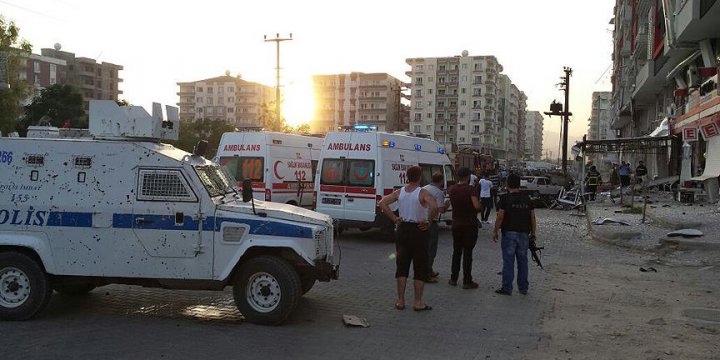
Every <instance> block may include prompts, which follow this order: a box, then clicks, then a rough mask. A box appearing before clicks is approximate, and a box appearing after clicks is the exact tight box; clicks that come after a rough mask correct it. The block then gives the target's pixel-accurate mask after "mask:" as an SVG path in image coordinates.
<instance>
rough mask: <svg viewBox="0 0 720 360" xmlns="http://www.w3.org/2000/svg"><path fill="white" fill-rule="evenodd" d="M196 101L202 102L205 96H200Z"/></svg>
mask: <svg viewBox="0 0 720 360" xmlns="http://www.w3.org/2000/svg"><path fill="white" fill-rule="evenodd" d="M195 101H196V102H199V103H201V102H203V98H201V97H198V98H197V99H195Z"/></svg>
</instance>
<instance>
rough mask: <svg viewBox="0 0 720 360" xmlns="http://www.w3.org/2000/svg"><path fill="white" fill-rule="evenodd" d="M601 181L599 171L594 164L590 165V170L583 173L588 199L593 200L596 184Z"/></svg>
mask: <svg viewBox="0 0 720 360" xmlns="http://www.w3.org/2000/svg"><path fill="white" fill-rule="evenodd" d="M601 182H602V178H601V177H600V172H599V171H597V168H596V167H595V165H592V166H590V170H588V173H587V174H586V175H585V185H586V186H587V190H586V191H587V193H588V197H589V200H590V201H595V193H597V188H598V185H600V183H601Z"/></svg>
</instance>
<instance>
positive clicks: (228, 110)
mask: <svg viewBox="0 0 720 360" xmlns="http://www.w3.org/2000/svg"><path fill="white" fill-rule="evenodd" d="M227 112H228V114H232V113H234V112H235V108H231V107H229V108H227Z"/></svg>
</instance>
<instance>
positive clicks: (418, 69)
mask: <svg viewBox="0 0 720 360" xmlns="http://www.w3.org/2000/svg"><path fill="white" fill-rule="evenodd" d="M415 71H423V66H422V65H415Z"/></svg>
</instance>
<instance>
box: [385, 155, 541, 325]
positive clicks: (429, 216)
mask: <svg viewBox="0 0 720 360" xmlns="http://www.w3.org/2000/svg"><path fill="white" fill-rule="evenodd" d="M406 175H407V179H408V184H407V185H405V186H404V187H402V188H400V189H398V190H396V191H394V192H393V193H391V194H389V195H387V196H385V197H383V199H382V200H381V201H380V208H381V209H382V211H383V212H384V213H385V215H387V216H388V217H389V218H390V220H391V221H392V222H393V223H395V224H396V260H395V261H396V271H395V278H396V283H397V284H396V285H397V300H396V302H395V308H396V309H398V310H404V309H405V288H406V286H407V279H408V277H409V273H410V266H411V264H412V267H413V287H414V292H415V298H414V302H413V310H415V311H425V310H431V309H432V307H431V306H430V305H428V304H426V303H425V301H424V299H423V293H424V287H425V283H426V282H429V283H437V282H438V276H439V273H438V272H436V271H435V270H434V268H433V265H434V259H435V256H436V254H437V243H438V235H439V227H438V224H437V221H438V219H439V215H440V214H441V213H442V212H444V211H446V210H447V209H448V208H449V207H452V237H453V255H452V265H451V269H450V277H449V279H448V284H450V285H451V286H457V285H458V281H459V279H460V270H461V265H462V275H463V277H462V288H463V289H477V288H478V287H479V285H478V283H477V282H475V281H474V280H473V277H472V262H473V254H472V253H473V249H474V248H475V245H476V244H477V240H478V234H479V230H478V229H479V228H481V226H482V222H485V223H489V220H488V219H489V215H490V211H491V209H492V204H493V201H492V195H491V188H492V182H491V181H490V180H488V179H486V178H485V177H484V176H482V175H481V177H480V179H479V181H478V180H475V181H477V184H476V183H475V181H473V179H472V177H473V176H474V174H472V172H471V171H470V169H468V168H460V169H458V172H457V183H456V184H455V185H453V186H451V187H450V188H449V189H448V190H447V193H448V195H449V200H446V199H445V191H444V190H443V189H442V187H443V183H444V179H443V175H442V174H441V173H436V174H433V175H432V183H431V184H429V185H427V186H425V187H421V186H420V183H421V178H422V169H421V168H420V167H419V166H413V167H410V168H409V169H408V170H407V172H406ZM476 179H477V178H476ZM507 187H508V193H507V194H505V195H502V196H501V197H500V200H499V202H498V204H497V210H498V213H497V217H496V220H495V226H494V228H493V237H492V239H493V241H494V242H496V243H497V242H498V240H499V239H500V234H502V239H501V249H502V258H503V272H502V279H503V280H502V285H501V287H500V288H498V289H497V290H496V293H498V294H502V295H511V294H512V290H513V280H514V277H515V261H517V268H518V273H517V286H518V290H519V291H520V293H522V294H527V291H528V286H529V284H528V259H527V251H528V246H529V241H530V238H531V237H534V236H535V233H536V222H535V213H534V210H533V207H532V203H531V202H530V198H529V196H528V195H526V194H523V193H521V192H520V191H519V190H520V177H519V176H518V175H516V174H510V175H509V176H508V178H507ZM395 202H397V203H398V211H397V214H396V213H395V212H393V211H392V210H391V209H390V204H392V203H395ZM478 213H480V214H481V217H480V219H478Z"/></svg>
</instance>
